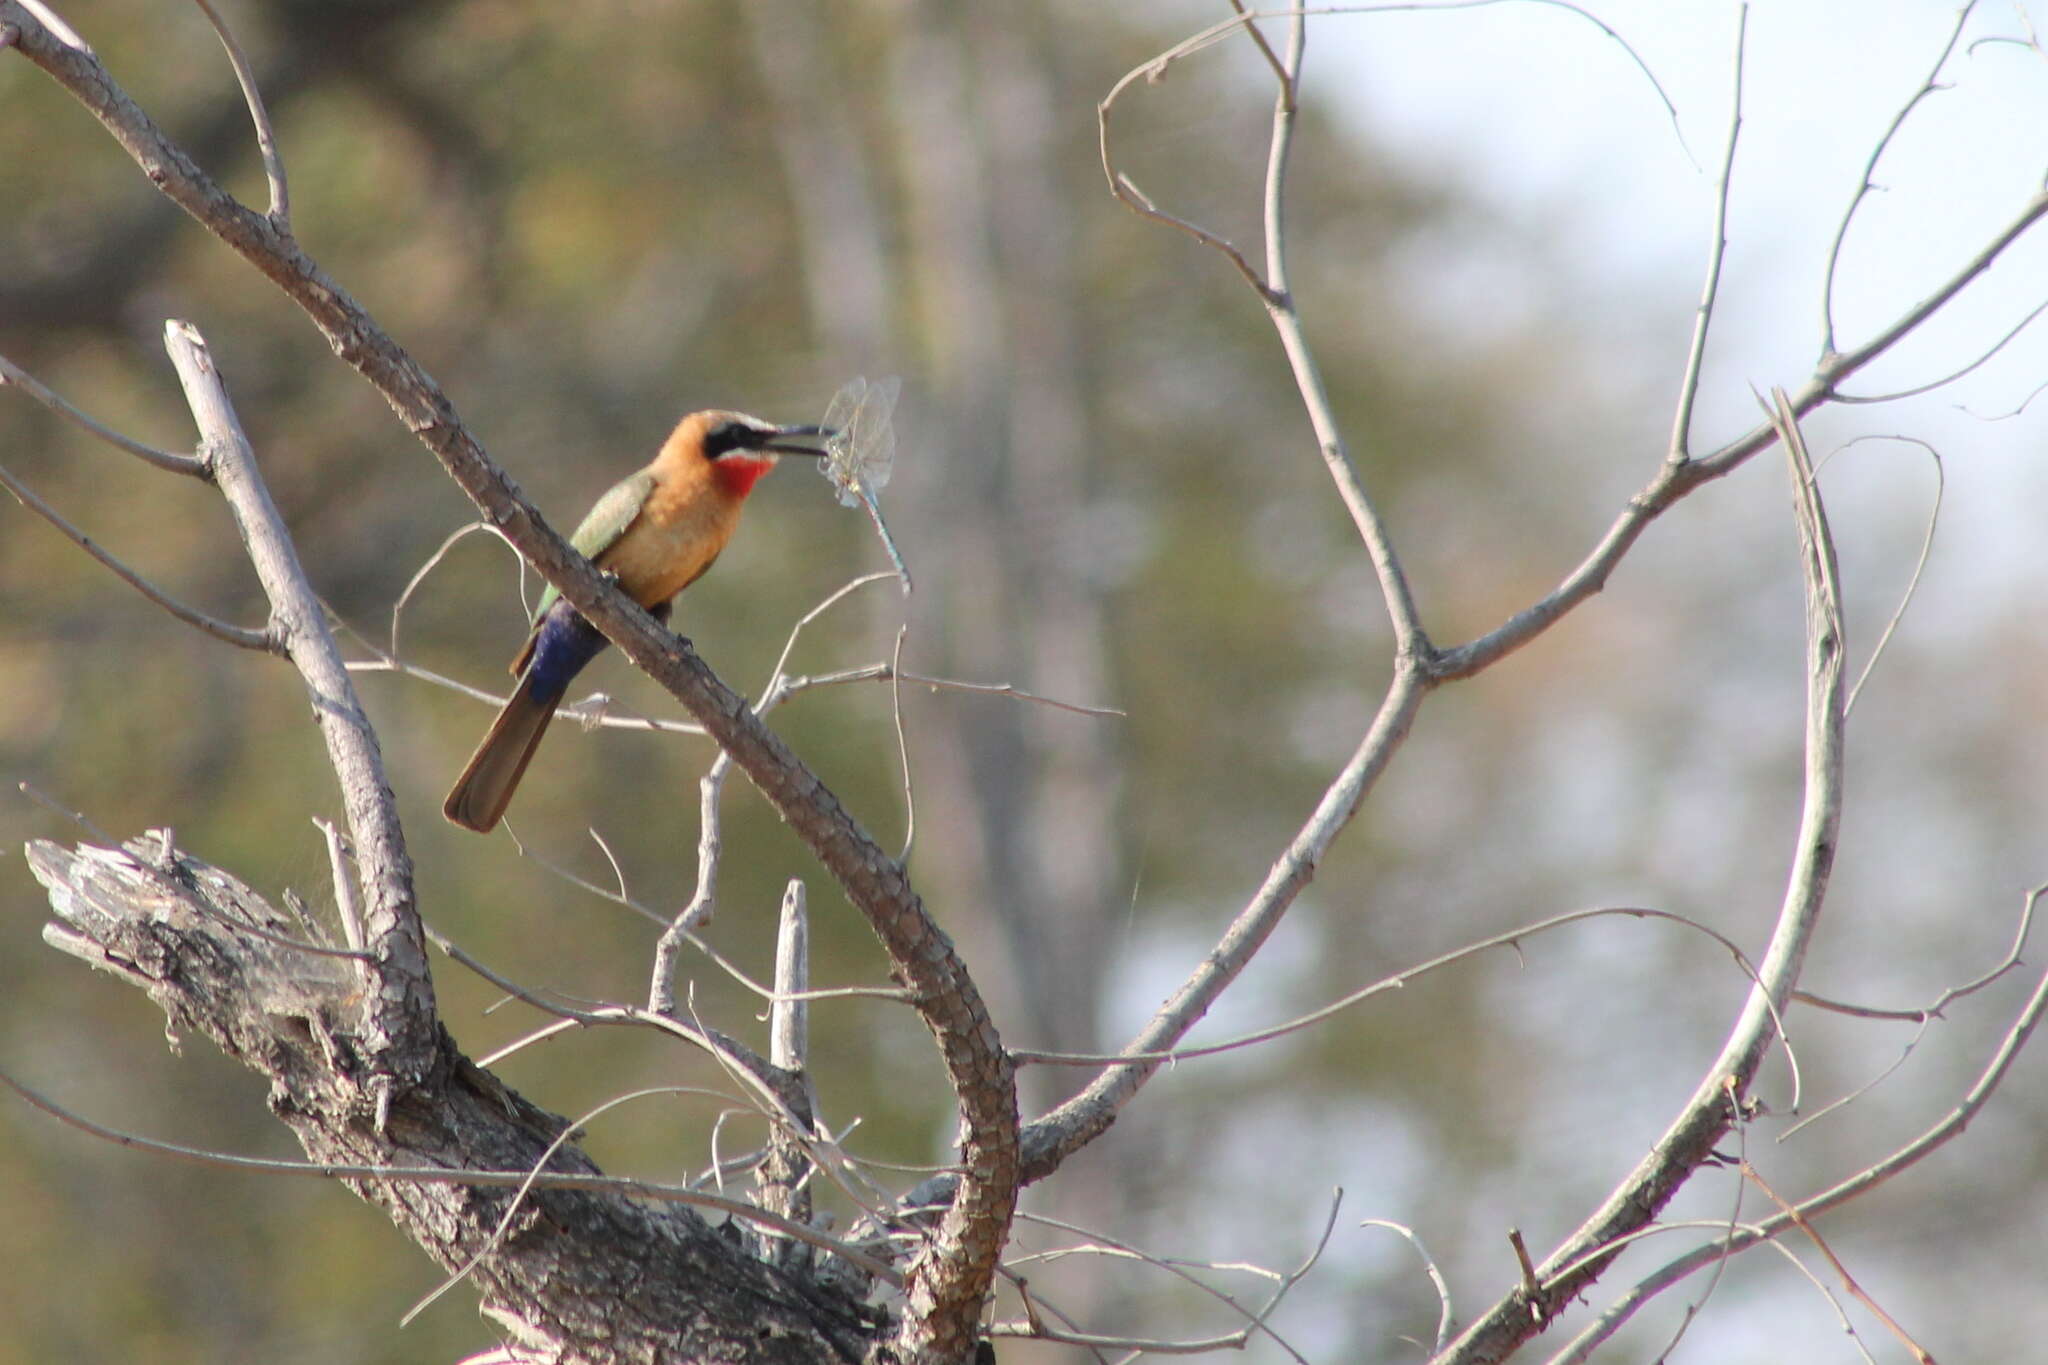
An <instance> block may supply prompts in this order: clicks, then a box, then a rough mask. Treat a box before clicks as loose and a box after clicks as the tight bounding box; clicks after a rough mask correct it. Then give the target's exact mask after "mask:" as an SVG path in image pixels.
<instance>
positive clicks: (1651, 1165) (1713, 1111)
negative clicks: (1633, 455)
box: [1435, 390, 1847, 1365]
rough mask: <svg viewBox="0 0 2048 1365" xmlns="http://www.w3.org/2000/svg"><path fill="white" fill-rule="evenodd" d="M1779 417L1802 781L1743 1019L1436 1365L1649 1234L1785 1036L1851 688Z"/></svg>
mask: <svg viewBox="0 0 2048 1365" xmlns="http://www.w3.org/2000/svg"><path fill="white" fill-rule="evenodd" d="M1772 397H1773V400H1774V407H1773V408H1772V409H1771V416H1772V420H1773V422H1774V423H1776V424H1777V427H1778V431H1779V437H1780V439H1781V440H1782V441H1783V442H1784V445H1785V450H1786V455H1787V458H1788V459H1789V460H1790V462H1791V465H1792V486H1793V489H1792V491H1793V503H1794V507H1795V509H1796V511H1797V514H1798V523H1799V543H1800V550H1801V556H1800V558H1801V564H1802V567H1803V569H1804V576H1805V579H1806V600H1807V647H1806V654H1807V659H1806V677H1807V685H1806V774H1805V779H1806V780H1805V793H1806V794H1805V801H1804V805H1803V808H1802V810H1801V812H1800V820H1799V835H1798V839H1797V841H1796V842H1795V844H1794V853H1793V859H1792V868H1791V872H1790V875H1789V876H1788V878H1787V881H1786V887H1785V899H1784V903H1783V905H1782V906H1781V907H1780V909H1779V913H1778V923H1777V928H1776V929H1775V930H1774V931H1773V933H1772V935H1771V942H1770V946H1769V947H1768V948H1767V949H1766V951H1765V953H1764V956H1763V961H1762V963H1761V965H1760V967H1759V969H1758V975H1759V981H1758V984H1757V985H1756V986H1755V987H1754V988H1752V989H1751V991H1750V993H1749V999H1748V1001H1747V1003H1745V1005H1744V1006H1743V1010H1742V1013H1741V1015H1740V1016H1739V1017H1738V1018H1737V1019H1736V1022H1735V1026H1734V1028H1733V1029H1731V1030H1730V1032H1729V1035H1728V1040H1727V1042H1726V1043H1725V1044H1723V1046H1722V1049H1721V1055H1720V1056H1719V1057H1718V1058H1716V1059H1715V1061H1714V1063H1713V1065H1712V1066H1710V1067H1709V1068H1708V1069H1707V1072H1706V1075H1705V1076H1703V1077H1702V1078H1701V1080H1700V1084H1699V1087H1698V1089H1696V1090H1695V1091H1694V1092H1693V1096H1692V1099H1691V1100H1690V1101H1688V1102H1687V1104H1686V1106H1685V1108H1684V1110H1683V1111H1681V1112H1680V1114H1679V1116H1678V1117H1677V1119H1675V1120H1674V1121H1673V1122H1672V1124H1671V1126H1670V1127H1669V1128H1668V1129H1666V1130H1665V1133H1664V1135H1663V1137H1662V1138H1660V1139H1659V1140H1658V1141H1657V1144H1656V1146H1655V1147H1653V1148H1652V1149H1651V1151H1650V1153H1649V1155H1647V1156H1645V1157H1644V1158H1643V1161H1642V1163H1641V1164H1640V1165H1639V1166H1637V1168H1636V1169H1635V1171H1634V1172H1633V1173H1631V1174H1630V1176H1629V1177H1628V1179H1627V1180H1625V1181H1623V1182H1622V1183H1621V1185H1620V1186H1618V1187H1617V1188H1616V1189H1615V1190H1614V1192H1613V1193H1612V1194H1611V1195H1609V1196H1608V1198H1607V1202H1606V1203H1605V1204H1603V1205H1602V1206H1601V1207H1600V1208H1599V1209H1598V1210H1597V1211H1596V1212H1595V1213H1594V1214H1593V1215H1592V1217H1590V1218H1588V1219H1587V1220H1586V1221H1585V1223H1583V1224H1582V1225H1581V1226H1580V1227H1579V1229H1578V1231H1576V1232H1574V1233H1573V1234H1572V1235H1571V1237H1570V1238H1568V1239H1567V1240H1566V1241H1565V1243H1564V1245H1562V1246H1560V1247H1559V1248H1558V1249H1557V1250H1556V1251H1555V1252H1553V1253H1552V1254H1551V1256H1550V1258H1549V1259H1548V1260H1547V1261H1545V1262H1544V1264H1543V1265H1542V1267H1540V1268H1539V1269H1538V1271H1537V1273H1536V1276H1535V1279H1536V1284H1535V1285H1534V1287H1533V1288H1531V1287H1528V1286H1524V1287H1521V1288H1518V1289H1516V1290H1515V1291H1514V1292H1513V1293H1510V1294H1508V1295H1506V1296H1504V1297H1503V1298H1501V1299H1500V1300H1499V1301H1498V1302H1496V1303H1495V1304H1494V1306H1493V1307H1492V1308H1490V1309H1488V1310H1487V1311H1486V1313H1485V1314H1483V1315H1482V1316H1481V1317H1480V1318H1479V1319H1478V1320H1477V1321H1475V1322H1474V1323H1473V1324H1472V1326H1471V1327H1469V1328H1468V1329H1466V1331H1465V1332H1464V1333H1463V1334H1462V1335H1461V1336H1460V1337H1459V1338H1458V1339H1457V1340H1456V1341H1454V1342H1452V1343H1451V1345H1450V1347H1449V1348H1448V1349H1446V1350H1445V1351H1443V1352H1441V1353H1439V1354H1438V1355H1437V1356H1436V1357H1435V1359H1436V1361H1437V1365H1478V1363H1479V1362H1486V1365H1492V1362H1497V1361H1500V1360H1504V1359H1506V1358H1507V1357H1508V1356H1509V1355H1510V1354H1512V1353H1513V1352H1514V1351H1515V1350H1516V1349H1517V1348H1518V1347H1519V1346H1520V1345H1521V1344H1522V1343H1523V1342H1525V1341H1527V1340H1528V1339H1529V1338H1530V1337H1531V1336H1533V1335H1534V1334H1535V1333H1536V1332H1538V1331H1540V1330H1542V1328H1543V1327H1544V1326H1545V1325H1546V1324H1547V1323H1549V1322H1550V1321H1551V1319H1552V1318H1554V1317H1555V1316H1557V1315H1558V1314H1559V1313H1561V1312H1563V1311H1564V1309H1565V1308H1566V1307H1567V1306H1568V1305H1569V1304H1570V1303H1571V1301H1572V1300H1573V1299H1574V1298H1575V1297H1577V1296H1578V1295H1579V1294H1580V1293H1582V1292H1583V1291H1584V1290H1585V1288H1586V1287H1587V1286H1588V1285H1590V1284H1591V1283H1592V1282H1593V1281H1594V1280H1595V1279H1597V1278H1598V1276H1599V1275H1600V1273H1601V1272H1602V1271H1603V1270H1605V1269H1606V1267H1607V1265H1608V1264H1609V1263H1610V1262H1611V1261H1612V1260H1613V1258H1614V1257H1615V1256H1616V1255H1619V1254H1620V1248H1619V1246H1618V1245H1616V1244H1617V1242H1619V1241H1621V1240H1622V1239H1625V1238H1626V1237H1627V1236H1628V1235H1629V1234H1630V1233H1632V1232H1634V1231H1636V1230H1637V1229H1639V1228H1642V1227H1644V1226H1646V1225H1647V1224H1648V1223H1649V1222H1650V1221H1651V1220H1652V1219H1653V1218H1655V1217H1656V1216H1657V1213H1658V1211H1659V1210H1660V1209H1662V1208H1663V1207H1664V1205H1665V1203H1666V1202H1668V1201H1669V1200H1670V1198H1671V1197H1672V1196H1673V1195H1674V1194H1676V1193H1677V1192H1678V1190H1679V1187H1680V1186H1682V1185H1683V1184H1684V1183H1685V1182H1686V1180H1688V1179H1689V1178H1690V1177H1691V1175H1692V1173H1693V1172H1694V1171H1695V1170H1697V1169H1698V1168H1699V1167H1700V1166H1701V1165H1702V1164H1703V1163H1704V1162H1706V1161H1707V1160H1708V1159H1709V1158H1710V1157H1711V1156H1712V1155H1713V1151H1714V1144H1715V1143H1717V1142H1719V1141H1720V1139H1721V1137H1722V1135H1723V1134H1725V1133H1726V1132H1727V1131H1728V1129H1729V1128H1730V1127H1731V1126H1732V1125H1733V1124H1734V1123H1735V1122H1736V1120H1737V1118H1738V1117H1739V1116H1740V1115H1741V1114H1742V1112H1743V1109H1744V1104H1745V1101H1746V1097H1747V1095H1748V1092H1749V1088H1750V1085H1751V1083H1752V1082H1753V1081H1754V1080H1755V1077H1756V1073H1757V1068H1758V1067H1759V1066H1760V1065H1761V1064H1762V1061H1763V1058H1764V1054H1765V1051H1766V1050H1767V1049H1768V1048H1769V1046H1770V1042H1771V1039H1772V1037H1773V1035H1774V1034H1775V1033H1776V1032H1777V1031H1778V1025H1777V1024H1776V1022H1775V1021H1776V1020H1777V1018H1778V1017H1779V1013H1780V1011H1782V1009H1783V1008H1784V1005H1785V1002H1786V1000H1787V999H1788V998H1789V997H1790V995H1791V993H1792V989H1793V987H1794V986H1795V985H1796V984H1797V982H1798V979H1799V968H1800V965H1801V963H1802V962H1803V961H1804V960H1805V956H1806V945H1807V943H1808V942H1809V941H1810V939H1811V938H1812V935H1813V930H1814V926H1815V925H1816V924H1817V923H1818V922H1819V918H1820V908H1821V902H1822V900H1823V898H1824V897H1825V895H1826V892H1827V883H1828V873H1829V871H1830V870H1831V869H1832V867H1833V865H1834V857H1835V841H1836V834H1837V831H1838V829H1839V826H1840V822H1841V812H1842V755H1843V740H1844V721H1845V719H1846V715H1847V711H1846V693H1847V688H1846V686H1845V684H1844V681H1843V673H1844V670H1843V666H1842V660H1843V655H1844V652H1845V651H1844V647H1843V638H1842V600H1841V586H1840V581H1839V578H1838V576H1837V573H1836V566H1835V551H1834V542H1833V540H1832V538H1831V537H1830V534H1829V531H1828V524H1827V515H1826V513H1825V512H1824V511H1823V510H1822V508H1821V504H1820V494H1819V491H1818V489H1816V487H1815V486H1814V482H1813V466H1812V462H1811V461H1810V460H1808V459H1807V455H1806V443H1805V441H1804V440H1803V439H1802V438H1801V436H1800V433H1799V427H1798V424H1797V419H1796V418H1795V417H1794V416H1793V415H1792V407H1791V402H1790V400H1789V399H1788V398H1787V397H1786V396H1785V394H1784V392H1783V391H1782V390H1779V391H1777V392H1776V393H1774V394H1773V395H1772Z"/></svg>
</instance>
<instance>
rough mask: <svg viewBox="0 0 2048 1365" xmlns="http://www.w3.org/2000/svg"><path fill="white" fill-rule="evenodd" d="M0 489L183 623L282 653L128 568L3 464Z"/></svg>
mask: <svg viewBox="0 0 2048 1365" xmlns="http://www.w3.org/2000/svg"><path fill="white" fill-rule="evenodd" d="M0 488H5V489H6V490H7V491H8V492H10V493H12V494H13V495H14V500H15V501H16V502H18V503H20V504H21V505H22V506H23V507H26V508H27V509H28V510H29V511H31V512H33V513H35V514H36V515H37V516H39V517H41V518H42V519H43V520H44V521H47V522H49V523H50V525H52V526H54V527H56V528H57V530H58V531H59V532H60V533H61V534H62V535H63V536H64V537H65V539H67V540H69V541H70V542H71V543H72V544H73V545H76V546H77V547H78V548H79V549H81V550H83V551H85V552H86V553H87V554H89V555H91V556H92V557H93V558H94V559H96V560H98V561H99V562H100V563H101V564H103V565H105V566H106V568H107V569H108V571H109V572H111V573H112V574H113V575H114V577H116V578H118V579H120V580H121V581H122V582H123V583H126V584H127V585H128V586H129V587H131V588H133V589H135V591H137V592H139V593H141V594H142V595H143V596H144V597H146V598H148V599H149V600H150V601H152V602H154V603H156V604H157V605H158V606H160V607H162V608H163V609H164V610H165V611H167V612H169V613H170V614H171V615H173V616H175V617H177V618H178V619H179V620H180V621H183V622H184V623H185V624H186V625H188V626H192V627H195V628H196V629H198V630H201V631H203V632H205V633H206V634H208V635H211V636H212V637H213V638H214V639H216V640H219V641H222V642H223V643H225V644H230V645H234V646H235V647H237V648H238V649H252V650H255V651H256V652H257V653H259V654H278V653H281V652H282V649H281V647H280V644H279V642H278V640H277V638H276V637H275V636H273V635H272V634H271V633H270V632H269V631H267V630H251V629H250V628H249V627H247V626H238V625H234V624H232V623H230V622H227V621H223V620H220V619H219V618H218V617H213V616H208V615H207V614H206V613H205V612H203V611H200V610H199V609H198V608H196V607H189V606H187V605H185V604H184V603H183V602H180V601H179V600H178V599H177V598H175V597H173V596H171V595H170V594H169V593H167V592H165V591H164V590H163V589H162V588H159V587H158V586H157V585H156V584H154V583H152V582H150V581H149V580H148V579H147V578H144V577H143V576H142V575H141V574H139V573H137V572H136V571H135V570H133V569H131V568H129V567H128V566H127V565H126V564H125V563H123V562H122V561H121V560H120V559H119V558H118V557H117V556H116V555H115V554H114V553H113V551H111V550H108V549H105V548H104V547H102V546H101V545H100V543H99V542H98V541H96V540H94V539H93V538H92V537H91V536H89V535H87V534H86V533H85V532H84V531H81V530H80V529H79V528H78V527H76V526H74V525H72V524H71V522H70V521H69V520H67V519H66V518H65V516H64V514H63V513H62V512H59V511H58V510H57V509H56V508H54V507H52V506H50V504H48V503H47V502H44V501H43V500H42V499H41V498H40V497H38V496H37V495H36V491H35V490H34V489H33V488H30V487H29V486H28V485H27V484H25V483H23V482H21V480H19V479H17V478H15V477H14V475H12V474H11V473H9V472H8V471H7V467H6V466H5V465H0Z"/></svg>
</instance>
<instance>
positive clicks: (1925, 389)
mask: <svg viewBox="0 0 2048 1365" xmlns="http://www.w3.org/2000/svg"><path fill="white" fill-rule="evenodd" d="M2044 312H2048V302H2042V303H2037V304H2035V305H2034V307H2033V308H2032V310H2030V311H2029V312H2028V313H2027V315H2026V316H2025V317H2023V318H2021V319H2020V320H2019V322H2018V323H2016V324H2015V325H2014V326H2013V328H2012V330H2011V331H2009V332H2007V333H2006V334H2005V335H2004V336H2002V337H2000V338H1999V339H1998V340H1997V341H1996V342H1994V343H1993V344H1992V346H1991V349H1990V350H1988V351H1985V352H1984V353H1982V354H1981V355H1979V356H1978V357H1977V358H1976V359H1974V360H1972V361H1971V362H1970V363H1969V364H1967V365H1964V366H1963V367H1962V368H1961V369H1957V370H1951V371H1950V372H1949V373H1947V374H1945V375H1943V376H1942V377H1941V378H1939V379H1930V380H1928V381H1927V382H1926V383H1925V384H1916V385H1914V386H1913V387H1912V388H1910V389H1898V390H1895V391H1893V392H1891V393H1870V394H1864V393H1843V392H1841V391H1840V390H1837V391H1836V393H1835V401H1836V402H1837V403H1894V402H1897V401H1898V400H1899V399H1901V398H1917V397H1919V396H1920V395H1921V394H1923V393H1932V392H1934V391H1935V390H1936V389H1939V388H1945V387H1947V386H1948V385H1950V384H1953V383H1955V382H1956V381H1957V380H1958V379H1961V378H1962V377H1963V376H1964V375H1967V374H1969V373H1970V372H1972V371H1973V370H1976V369H1978V368H1979V367H1981V366H1982V365H1984V364H1985V363H1986V362H1987V361H1989V360H1990V359H1991V358H1992V357H1993V356H1995V355H1997V354H1998V353H1999V352H2000V351H2002V350H2004V349H2005V348H2006V346H2007V345H2008V344H2009V343H2010V342H2011V341H2012V339H2013V338H2014V337H2016V336H2018V335H2019V334H2020V333H2021V332H2024V331H2026V330H2027V328H2028V327H2029V326H2031V325H2032V324H2033V321H2034V319H2035V318H2038V317H2040V316H2041V314H2042V313H2044Z"/></svg>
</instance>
